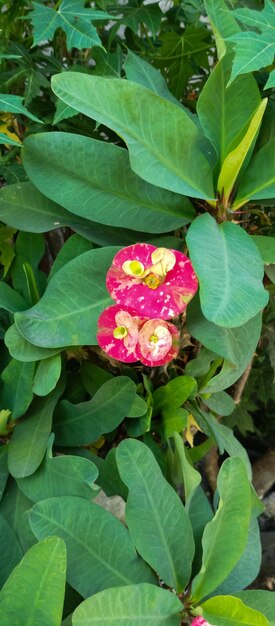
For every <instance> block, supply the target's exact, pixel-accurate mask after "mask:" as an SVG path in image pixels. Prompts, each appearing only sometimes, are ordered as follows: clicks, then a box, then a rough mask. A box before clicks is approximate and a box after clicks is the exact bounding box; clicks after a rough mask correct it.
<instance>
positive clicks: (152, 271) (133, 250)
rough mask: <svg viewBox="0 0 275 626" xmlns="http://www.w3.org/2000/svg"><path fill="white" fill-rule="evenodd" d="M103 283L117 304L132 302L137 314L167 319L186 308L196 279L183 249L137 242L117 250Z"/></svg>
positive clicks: (195, 289)
mask: <svg viewBox="0 0 275 626" xmlns="http://www.w3.org/2000/svg"><path fill="white" fill-rule="evenodd" d="M106 285H107V289H108V291H109V293H110V295H111V297H112V298H113V299H114V300H115V301H116V302H117V304H123V305H126V306H133V307H134V308H135V309H136V311H137V312H138V314H139V315H146V316H147V317H151V318H156V319H164V320H167V319H171V318H172V317H175V316H176V315H178V314H179V313H182V311H184V310H185V308H186V306H187V304H188V302H189V301H190V300H191V298H193V296H194V295H195V293H196V291H197V288H198V281H197V277H196V275H195V272H194V270H193V267H192V264H191V261H190V260H189V259H188V258H187V257H186V256H185V255H184V254H182V252H178V251H177V250H167V249H166V248H156V247H155V246H152V245H150V244H147V243H136V244H134V245H132V246H127V247H126V248H123V250H120V252H118V253H117V254H116V256H115V257H114V260H113V263H112V265H111V267H110V269H109V270H108V272H107V278H106Z"/></svg>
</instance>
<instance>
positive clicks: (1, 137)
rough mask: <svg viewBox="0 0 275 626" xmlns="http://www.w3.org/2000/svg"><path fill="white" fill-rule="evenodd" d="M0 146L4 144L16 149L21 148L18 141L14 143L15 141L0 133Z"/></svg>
mask: <svg viewBox="0 0 275 626" xmlns="http://www.w3.org/2000/svg"><path fill="white" fill-rule="evenodd" d="M0 144H4V145H5V146H6V145H9V146H17V147H21V146H22V144H21V142H20V141H19V139H18V141H15V139H11V137H9V136H8V135H5V133H0Z"/></svg>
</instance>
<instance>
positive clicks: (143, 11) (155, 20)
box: [122, 3, 163, 39]
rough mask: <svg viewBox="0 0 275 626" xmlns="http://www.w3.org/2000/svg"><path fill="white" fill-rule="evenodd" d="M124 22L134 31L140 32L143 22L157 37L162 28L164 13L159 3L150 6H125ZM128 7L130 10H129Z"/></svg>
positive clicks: (154, 36)
mask: <svg viewBox="0 0 275 626" xmlns="http://www.w3.org/2000/svg"><path fill="white" fill-rule="evenodd" d="M125 9H126V10H125V12H124V15H123V20H122V23H123V25H124V24H126V26H128V27H129V28H131V30H133V32H134V33H137V34H138V33H139V29H140V25H141V24H143V25H144V26H145V27H146V28H147V30H148V31H151V33H152V36H153V38H154V39H155V38H156V36H157V33H158V31H159V28H160V24H161V20H162V18H163V13H162V11H161V8H160V6H159V5H158V3H156V4H153V5H152V4H151V5H150V6H148V5H147V6H139V7H138V6H136V3H134V6H133V8H132V7H131V6H130V7H129V8H128V7H125ZM127 9H128V11H127Z"/></svg>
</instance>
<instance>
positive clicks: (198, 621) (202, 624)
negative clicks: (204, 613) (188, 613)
mask: <svg viewBox="0 0 275 626" xmlns="http://www.w3.org/2000/svg"><path fill="white" fill-rule="evenodd" d="M191 626H211V624H209V622H206V621H205V619H203V617H196V618H195V619H194V620H193V622H192V624H191Z"/></svg>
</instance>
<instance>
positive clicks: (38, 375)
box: [33, 354, 62, 396]
mask: <svg viewBox="0 0 275 626" xmlns="http://www.w3.org/2000/svg"><path fill="white" fill-rule="evenodd" d="M61 365H62V361H61V356H60V354H53V356H50V357H48V358H47V359H44V360H43V361H40V363H38V366H37V369H36V372H35V376H34V380H33V393H35V394H36V395H37V396H47V395H48V394H49V393H50V392H51V391H52V390H53V389H54V388H55V387H56V385H57V383H58V380H59V378H60V374H61Z"/></svg>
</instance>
